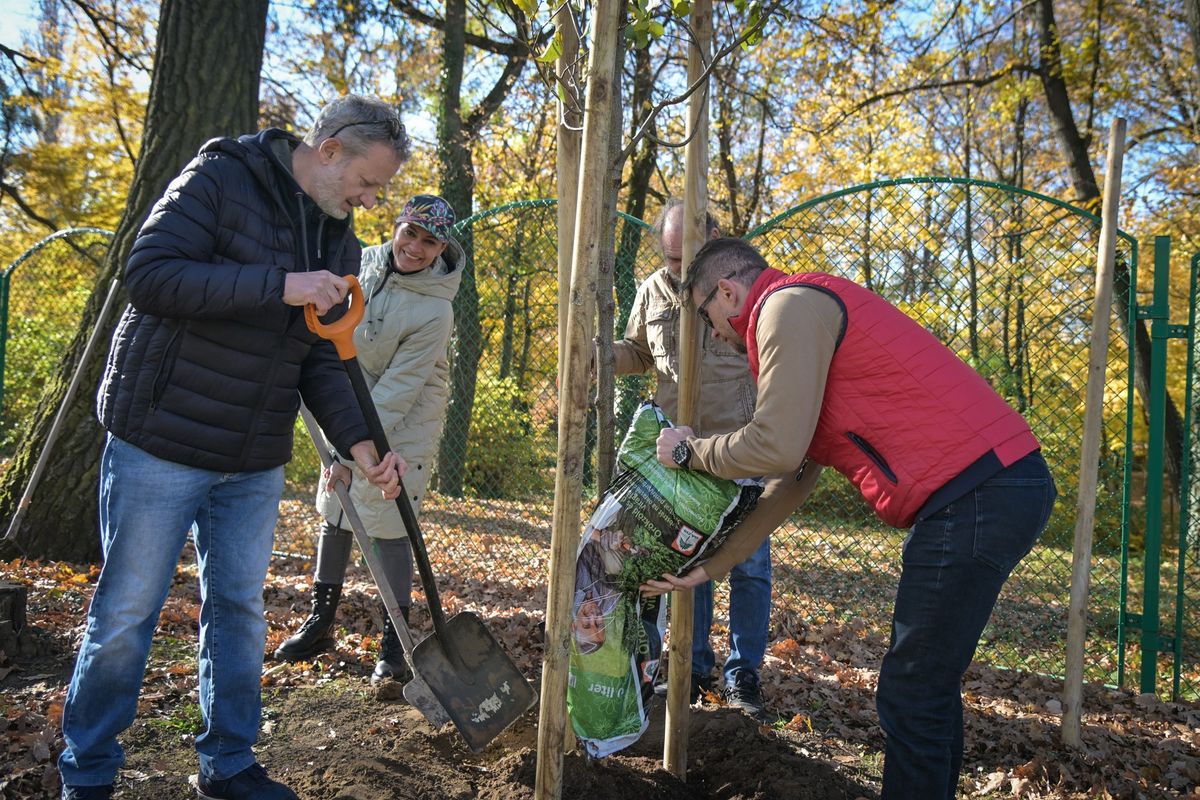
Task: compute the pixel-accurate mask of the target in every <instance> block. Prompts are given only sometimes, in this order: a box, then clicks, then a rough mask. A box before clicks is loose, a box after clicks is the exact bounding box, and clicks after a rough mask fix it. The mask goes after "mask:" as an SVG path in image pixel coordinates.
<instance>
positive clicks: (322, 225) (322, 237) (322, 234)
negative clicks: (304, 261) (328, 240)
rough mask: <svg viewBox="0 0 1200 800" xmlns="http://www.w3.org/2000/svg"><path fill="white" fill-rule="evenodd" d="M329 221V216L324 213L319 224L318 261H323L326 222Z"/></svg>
mask: <svg viewBox="0 0 1200 800" xmlns="http://www.w3.org/2000/svg"><path fill="white" fill-rule="evenodd" d="M327 219H329V217H328V215H326V214H324V213H322V214H321V221H320V222H318V223H317V261H320V260H321V243H322V242H324V241H325V220H327ZM317 266H320V264H318V265H317Z"/></svg>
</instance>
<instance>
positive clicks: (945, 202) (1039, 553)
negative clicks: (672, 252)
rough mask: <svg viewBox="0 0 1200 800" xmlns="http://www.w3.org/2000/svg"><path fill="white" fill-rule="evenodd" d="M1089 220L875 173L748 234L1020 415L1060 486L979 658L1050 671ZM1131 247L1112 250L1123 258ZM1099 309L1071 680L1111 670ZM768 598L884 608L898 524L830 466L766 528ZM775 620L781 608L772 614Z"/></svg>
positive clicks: (1107, 429)
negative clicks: (1097, 436) (959, 361)
mask: <svg viewBox="0 0 1200 800" xmlns="http://www.w3.org/2000/svg"><path fill="white" fill-rule="evenodd" d="M1098 236H1099V221H1098V220H1097V219H1095V218H1094V217H1092V216H1089V215H1085V214H1081V213H1080V212H1079V211H1078V210H1076V209H1072V208H1070V207H1067V206H1064V205H1063V204H1061V203H1059V202H1057V201H1054V200H1052V199H1050V198H1046V197H1042V196H1039V195H1036V194H1032V193H1029V192H1023V191H1019V190H1014V189H1012V188H1011V187H1005V186H1000V185H993V184H987V183H982V182H971V181H965V180H952V179H929V180H918V179H914V180H907V181H891V182H883V183H877V184H871V185H867V186H862V187H855V188H852V189H847V190H845V191H842V192H838V193H835V194H833V195H829V196H826V197H822V198H818V199H816V200H813V201H811V202H809V203H805V204H804V205H802V206H799V207H797V208H796V209H793V210H792V211H789V212H787V213H786V214H784V215H782V216H781V217H779V218H777V219H774V220H772V221H770V222H768V223H766V224H764V225H762V226H760V227H759V228H757V229H755V230H754V231H751V233H750V234H749V235H748V237H747V238H749V239H750V240H751V241H753V242H754V243H755V244H756V245H758V247H759V248H760V249H761V250H762V252H763V254H764V255H765V257H766V259H767V261H768V262H769V263H771V264H772V265H773V266H775V267H778V268H780V269H783V270H784V271H787V272H796V271H819V272H832V273H836V274H839V275H841V276H843V277H846V278H849V279H851V280H854V281H856V282H858V283H860V284H863V285H865V286H867V287H869V288H871V289H872V290H874V291H875V292H877V293H879V294H880V295H882V296H883V297H885V298H886V299H888V300H889V301H891V302H892V303H894V304H895V305H897V306H898V307H900V308H901V309H903V310H904V311H905V312H906V313H908V314H909V315H910V316H912V317H913V318H914V319H916V320H918V321H919V322H921V323H922V324H923V325H925V327H927V328H928V329H929V330H931V331H932V332H933V333H935V334H936V335H937V336H938V337H939V338H940V339H941V340H942V341H943V342H945V343H946V344H947V345H948V346H949V347H950V348H951V349H953V350H954V351H955V352H956V353H958V354H959V356H960V357H962V358H963V360H965V361H966V362H967V363H969V364H970V365H971V366H972V367H974V368H975V369H976V370H977V371H978V372H979V373H980V374H982V375H983V376H984V377H985V378H986V379H987V380H988V381H989V382H990V383H991V384H992V386H993V388H995V389H996V390H997V391H998V392H999V393H1000V394H1001V395H1003V396H1004V397H1005V398H1006V399H1007V400H1008V401H1009V403H1010V404H1011V405H1012V406H1013V407H1014V408H1016V409H1017V410H1018V411H1020V412H1021V413H1022V414H1023V415H1024V416H1025V418H1026V419H1027V420H1028V421H1029V423H1030V425H1031V426H1032V428H1033V431H1034V434H1035V435H1036V436H1037V437H1038V439H1039V441H1040V442H1041V444H1042V450H1043V453H1044V455H1045V457H1046V461H1047V463H1048V464H1049V465H1050V469H1051V471H1052V472H1053V474H1054V479H1055V482H1056V483H1057V485H1058V489H1059V499H1058V502H1057V504H1056V505H1055V509H1054V513H1053V515H1052V517H1051V519H1050V523H1049V526H1048V527H1047V530H1046V532H1045V533H1044V535H1043V536H1042V538H1041V541H1040V542H1039V543H1038V545H1037V546H1036V547H1035V548H1034V550H1033V552H1032V553H1031V554H1030V555H1029V556H1027V557H1026V558H1025V560H1024V561H1022V563H1021V564H1020V566H1019V567H1018V568H1017V570H1016V572H1015V573H1014V574H1013V577H1012V578H1011V579H1010V581H1009V582H1008V584H1007V585H1006V587H1005V590H1004V592H1003V594H1002V595H1001V597H1000V600H999V602H998V603H997V606H996V610H995V612H994V614H993V615H992V619H991V622H990V623H989V625H988V627H987V629H986V630H985V631H984V634H983V638H982V640H981V643H980V648H979V652H978V654H977V657H978V658H979V659H981V660H983V661H986V662H988V663H991V664H994V665H996V666H999V667H1004V668H1019V669H1025V670H1033V671H1037V672H1043V673H1049V674H1054V675H1061V674H1063V673H1064V672H1065V655H1064V654H1065V649H1066V648H1065V644H1066V630H1067V608H1068V605H1069V591H1070V578H1071V545H1072V538H1073V532H1074V520H1075V507H1076V502H1077V499H1078V492H1077V489H1078V476H1079V442H1080V441H1082V437H1083V418H1084V402H1083V399H1084V395H1085V393H1086V386H1087V372H1088V358H1089V337H1090V330H1091V318H1092V314H1091V309H1092V305H1093V298H1094V286H1095V246H1096V242H1097V240H1098ZM1132 257H1133V253H1132V248H1131V247H1130V243H1129V242H1128V241H1127V240H1126V239H1124V238H1122V239H1121V240H1119V248H1118V258H1122V259H1124V261H1125V263H1126V264H1129V263H1130V261H1131V259H1132ZM1124 313H1125V310H1124V309H1119V308H1114V313H1113V315H1112V318H1111V319H1110V326H1113V329H1112V335H1111V336H1110V342H1111V345H1110V350H1109V359H1108V365H1107V369H1106V370H1105V375H1106V386H1105V399H1106V406H1105V413H1104V428H1103V437H1102V441H1103V447H1102V457H1101V461H1100V478H1099V493H1098V498H1097V504H1096V517H1095V519H1096V523H1095V531H1096V534H1095V544H1094V557H1093V560H1092V591H1091V596H1090V603H1089V621H1090V627H1089V633H1088V636H1089V638H1088V642H1087V654H1088V657H1087V666H1086V672H1085V679H1087V680H1095V681H1102V682H1105V683H1115V682H1116V676H1117V666H1118V665H1117V661H1118V648H1117V625H1118V620H1119V617H1120V586H1121V528H1122V502H1123V491H1124V480H1123V477H1124V468H1125V458H1126V444H1125V443H1126V428H1125V413H1124V412H1125V403H1126V400H1127V398H1128V383H1127V380H1126V362H1127V350H1126V347H1125V339H1124V337H1123V336H1122V335H1120V331H1119V330H1117V329H1116V327H1115V326H1116V320H1117V316H1118V315H1119V314H1124ZM775 541H776V542H778V546H777V547H775V549H774V553H775V563H776V576H777V577H776V586H777V592H776V596H777V598H779V600H780V601H781V604H782V605H784V607H785V609H787V610H785V612H784V613H785V615H786V613H788V611H791V609H790V608H788V607H789V606H790V607H792V608H794V611H791V613H798V614H802V615H805V616H806V617H808V618H810V619H811V618H814V617H815V618H818V619H819V618H821V617H828V618H833V619H841V620H847V619H850V618H853V617H856V616H860V615H863V614H866V615H869V617H870V618H872V619H876V620H886V619H887V618H888V613H889V609H890V603H891V600H892V598H893V597H894V590H895V585H896V582H897V580H898V578H899V566H900V550H901V547H902V545H903V532H901V531H895V530H892V529H889V528H887V527H885V526H883V525H881V524H880V523H878V521H877V520H876V519H875V518H874V515H873V514H871V512H870V511H869V510H868V509H867V508H866V507H865V504H864V503H863V501H862V500H861V499H860V498H859V497H858V495H857V493H856V492H855V491H854V490H853V488H852V487H851V486H850V484H849V483H848V482H847V481H846V480H845V479H843V478H842V477H841V476H839V475H836V474H831V472H830V471H829V470H826V471H825V474H824V475H823V476H822V478H821V483H820V484H819V486H818V489H817V491H816V492H815V493H814V495H813V497H812V498H811V499H810V500H809V502H808V503H807V504H806V505H805V506H804V508H803V509H802V510H801V512H800V513H798V514H796V515H794V516H793V518H792V524H791V526H790V528H785V529H784V530H783V531H781V532H780V533H779V534H777V535H776V538H775ZM785 619H786V616H785Z"/></svg>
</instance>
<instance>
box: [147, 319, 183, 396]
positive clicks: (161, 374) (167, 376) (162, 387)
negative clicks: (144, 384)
mask: <svg viewBox="0 0 1200 800" xmlns="http://www.w3.org/2000/svg"><path fill="white" fill-rule="evenodd" d="M183 330H184V326H182V325H181V326H179V327H178V328H176V329H175V330H174V331H172V332H171V338H170V339H168V340H167V346H166V347H164V348H163V354H162V358H160V359H159V361H158V369H156V370H155V372H154V384H153V387H154V388H153V391H152V392H151V394H150V410H151V411H154V409H156V408H157V407H158V401H159V400H161V399H162V396H163V393H164V392H165V391H166V390H167V384H168V383H170V382H171V374H172V373H173V372H174V371H175V361H176V359H177V358H178V357H179V346H180V344H181V343H182V342H183Z"/></svg>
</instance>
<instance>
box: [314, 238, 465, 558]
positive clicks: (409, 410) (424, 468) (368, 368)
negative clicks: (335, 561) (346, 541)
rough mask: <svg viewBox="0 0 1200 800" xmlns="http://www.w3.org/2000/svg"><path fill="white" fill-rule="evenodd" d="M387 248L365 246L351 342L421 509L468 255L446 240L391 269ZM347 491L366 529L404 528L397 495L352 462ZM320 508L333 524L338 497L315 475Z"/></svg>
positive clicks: (376, 533)
mask: <svg viewBox="0 0 1200 800" xmlns="http://www.w3.org/2000/svg"><path fill="white" fill-rule="evenodd" d="M390 253H391V243H388V244H383V245H378V246H376V247H370V248H367V249H366V250H364V251H363V259H362V270H361V271H360V273H359V276H358V279H359V281H360V282H361V283H362V288H363V294H364V295H365V296H366V297H367V298H368V300H367V304H366V309H365V312H364V316H363V321H362V322H360V323H359V324H358V327H357V328H355V329H354V346H355V347H356V348H357V350H358V363H359V366H361V367H362V370H363V376H364V377H365V378H366V382H367V385H368V386H369V387H371V399H372V400H373V401H374V403H375V408H376V409H377V410H378V411H379V420H380V422H382V423H383V429H384V431H385V432H386V433H387V438H388V443H389V444H390V445H391V446H392V449H393V450H395V451H396V452H397V453H399V454H400V455H401V456H403V457H404V460H405V461H406V462H408V472H407V473H406V474H405V476H404V488H405V490H406V491H407V493H408V497H409V500H410V501H412V506H413V511H414V513H417V514H419V513H420V512H421V499H422V498H423V497H424V496H425V486H426V484H427V483H428V482H429V472H430V469H431V468H432V467H433V459H434V456H435V455H436V451H437V443H438V438H439V437H440V436H441V433H442V423H443V422H444V420H445V416H446V403H447V401H448V399H449V396H450V390H449V374H450V370H449V366H448V364H447V361H446V348H447V345H448V343H449V341H450V333H451V331H452V330H453V328H454V313H453V310H452V308H451V303H452V302H453V300H454V295H455V293H456V292H457V291H458V284H459V281H460V280H461V278H462V272H463V267H464V266H465V264H466V257H465V255H464V254H463V251H462V248H461V247H459V245H458V243H457V242H455V241H454V240H450V242H449V244H448V245H447V247H446V250H445V251H444V252H443V253H442V255H441V256H440V257H439V258H438V259H437V260H436V261H435V262H434V263H433V265H432V266H430V267H429V269H426V270H422V271H421V272H418V273H415V274H411V275H400V274H398V273H395V272H389V271H388V263H389V258H388V257H389V255H390ZM381 284H382V286H381ZM350 497H351V499H352V500H353V501H354V507H355V508H356V509H357V511H358V513H359V516H361V517H362V521H363V525H364V526H365V527H366V529H367V533H368V534H369V535H371V536H373V537H375V538H377V539H394V538H400V537H403V536H406V535H407V532H406V531H405V529H404V523H403V521H402V520H401V519H400V512H399V511H397V510H396V503H395V501H394V500H385V499H383V497H382V496H381V495H380V493H379V490H378V489H376V488H375V487H374V486H371V485H370V483H368V482H367V480H366V479H365V478H364V477H363V476H362V473H360V472H359V471H358V470H357V469H355V471H354V479H353V480H352V481H351V483H350ZM317 510H318V511H320V512H321V514H322V515H323V516H324V517H325V519H326V520H328V521H329V522H331V523H334V524H336V523H337V521H338V517H339V512H340V511H341V503H339V502H338V499H337V495H334V494H330V493H329V492H326V491H325V488H324V481H319V482H318V490H317ZM341 527H343V528H349V523H348V522H346V521H345V520H343V521H342V523H341Z"/></svg>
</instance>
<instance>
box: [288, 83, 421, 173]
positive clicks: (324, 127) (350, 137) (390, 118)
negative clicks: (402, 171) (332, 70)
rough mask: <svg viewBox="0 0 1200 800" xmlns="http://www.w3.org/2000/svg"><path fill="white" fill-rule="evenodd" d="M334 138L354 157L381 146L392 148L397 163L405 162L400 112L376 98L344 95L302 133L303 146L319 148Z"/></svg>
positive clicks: (406, 144) (405, 139) (406, 150)
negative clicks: (327, 140)
mask: <svg viewBox="0 0 1200 800" xmlns="http://www.w3.org/2000/svg"><path fill="white" fill-rule="evenodd" d="M335 137H336V138H337V140H338V141H339V142H341V143H342V146H343V147H345V148H346V152H348V153H349V154H350V155H353V156H361V155H363V154H364V153H366V152H367V150H368V149H369V148H370V147H371V145H373V144H377V143H383V144H387V145H390V146H391V148H392V151H393V152H395V154H396V158H397V159H398V160H400V161H407V160H408V155H409V141H408V132H407V131H405V130H404V123H403V122H401V121H400V112H399V111H397V110H396V109H395V108H393V107H392V106H390V105H388V104H387V103H385V102H383V101H382V100H380V99H379V98H377V97H365V96H363V95H360V94H347V95H343V96H342V97H339V98H338V99H336V100H334V101H333V102H331V103H329V104H327V105H326V106H325V107H324V108H322V109H321V111H320V113H318V114H317V118H316V120H314V121H313V124H312V127H311V128H309V129H308V133H306V134H304V143H305V144H306V145H308V146H309V147H318V146H319V145H320V144H321V142H323V141H325V140H326V139H332V138H335Z"/></svg>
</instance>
